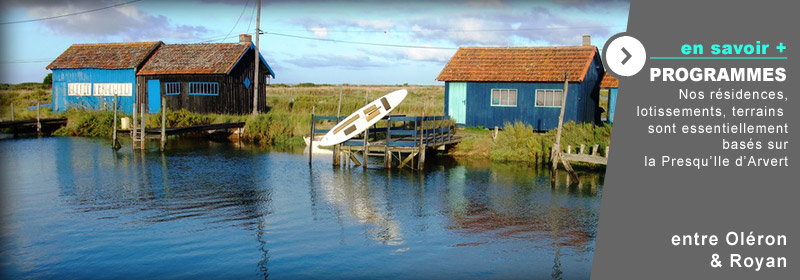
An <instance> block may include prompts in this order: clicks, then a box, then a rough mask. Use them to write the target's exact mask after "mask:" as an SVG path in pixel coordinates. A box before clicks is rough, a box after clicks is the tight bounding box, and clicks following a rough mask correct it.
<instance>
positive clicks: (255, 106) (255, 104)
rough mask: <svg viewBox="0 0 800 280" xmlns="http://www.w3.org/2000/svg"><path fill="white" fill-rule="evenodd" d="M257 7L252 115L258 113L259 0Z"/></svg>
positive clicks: (259, 63) (259, 61)
mask: <svg viewBox="0 0 800 280" xmlns="http://www.w3.org/2000/svg"><path fill="white" fill-rule="evenodd" d="M256 6H257V8H258V16H256V52H255V53H256V54H255V57H256V73H255V75H254V79H253V80H255V83H254V84H253V90H254V91H255V93H254V94H253V116H257V115H258V80H259V79H258V77H259V74H258V68H259V66H261V59H259V57H258V50H259V49H258V35H259V34H261V0H258V4H256Z"/></svg>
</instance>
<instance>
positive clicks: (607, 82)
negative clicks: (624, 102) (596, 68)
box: [600, 73, 619, 88]
mask: <svg viewBox="0 0 800 280" xmlns="http://www.w3.org/2000/svg"><path fill="white" fill-rule="evenodd" d="M618 87H619V80H617V78H614V76H611V74H608V73H606V75H605V76H603V81H602V82H600V88H618Z"/></svg>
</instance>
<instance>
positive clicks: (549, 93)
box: [536, 89, 564, 108]
mask: <svg viewBox="0 0 800 280" xmlns="http://www.w3.org/2000/svg"><path fill="white" fill-rule="evenodd" d="M563 93H564V90H561V89H538V90H536V107H556V108H561V104H562V100H561V96H562V95H563Z"/></svg>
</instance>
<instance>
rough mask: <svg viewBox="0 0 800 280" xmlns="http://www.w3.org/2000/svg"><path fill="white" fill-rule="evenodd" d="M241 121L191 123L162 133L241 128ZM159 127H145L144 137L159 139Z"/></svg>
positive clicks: (175, 133) (126, 133)
mask: <svg viewBox="0 0 800 280" xmlns="http://www.w3.org/2000/svg"><path fill="white" fill-rule="evenodd" d="M244 124H245V123H243V122H236V123H217V124H203V125H193V126H185V127H174V128H166V129H164V134H165V135H166V136H171V135H181V134H186V133H192V132H200V131H216V130H228V129H233V128H243V127H244ZM161 130H162V129H161V128H147V129H145V130H144V133H145V137H146V138H148V139H161ZM117 133H122V135H128V136H130V135H131V130H130V129H118V130H117Z"/></svg>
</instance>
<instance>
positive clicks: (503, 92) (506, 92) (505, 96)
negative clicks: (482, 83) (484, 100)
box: [489, 88, 519, 107]
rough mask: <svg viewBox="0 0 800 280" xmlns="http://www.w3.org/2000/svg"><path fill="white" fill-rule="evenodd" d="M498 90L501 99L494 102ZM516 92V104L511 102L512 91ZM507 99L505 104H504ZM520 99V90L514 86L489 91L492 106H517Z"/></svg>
mask: <svg viewBox="0 0 800 280" xmlns="http://www.w3.org/2000/svg"><path fill="white" fill-rule="evenodd" d="M495 91H498V94H500V96H499V100H498V104H494V92H495ZM512 92H513V93H514V104H511V93H512ZM503 101H505V104H503ZM517 101H519V90H517V89H513V88H493V89H492V90H491V91H490V92H489V105H491V106H492V107H517V104H518V103H517Z"/></svg>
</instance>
